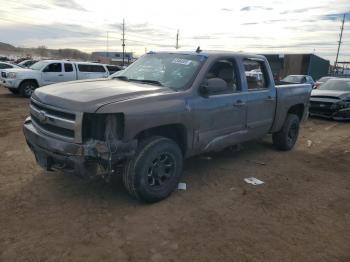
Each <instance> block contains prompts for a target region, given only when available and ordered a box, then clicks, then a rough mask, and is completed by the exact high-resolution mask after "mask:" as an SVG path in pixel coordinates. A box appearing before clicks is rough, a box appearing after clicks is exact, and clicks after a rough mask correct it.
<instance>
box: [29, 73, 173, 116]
mask: <svg viewBox="0 0 350 262" xmlns="http://www.w3.org/2000/svg"><path fill="white" fill-rule="evenodd" d="M169 92H174V91H173V90H171V89H169V88H167V87H162V86H154V85H148V84H141V83H135V82H126V81H122V80H117V79H97V80H96V79H95V80H83V81H72V82H64V83H60V84H53V85H48V86H45V87H41V88H38V89H36V90H35V92H34V94H33V98H34V99H36V100H38V101H40V102H42V103H44V104H47V105H52V106H55V107H59V108H63V109H67V110H71V111H76V112H87V113H92V112H95V111H96V110H97V109H98V108H99V107H101V106H103V105H106V104H109V103H112V102H118V101H124V100H128V99H135V98H140V97H147V96H154V95H157V94H161V93H169Z"/></svg>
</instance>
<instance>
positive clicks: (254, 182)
mask: <svg viewBox="0 0 350 262" xmlns="http://www.w3.org/2000/svg"><path fill="white" fill-rule="evenodd" d="M244 181H245V182H246V183H248V184H252V185H254V186H257V185H261V184H264V182H263V181H261V180H259V179H257V178H255V177H248V178H245V179H244Z"/></svg>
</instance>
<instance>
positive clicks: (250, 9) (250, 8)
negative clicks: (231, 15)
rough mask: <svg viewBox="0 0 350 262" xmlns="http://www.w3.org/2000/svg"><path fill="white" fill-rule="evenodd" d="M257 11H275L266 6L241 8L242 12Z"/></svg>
mask: <svg viewBox="0 0 350 262" xmlns="http://www.w3.org/2000/svg"><path fill="white" fill-rule="evenodd" d="M256 10H269V11H270V10H273V8H272V7H265V6H245V7H242V8H241V11H256Z"/></svg>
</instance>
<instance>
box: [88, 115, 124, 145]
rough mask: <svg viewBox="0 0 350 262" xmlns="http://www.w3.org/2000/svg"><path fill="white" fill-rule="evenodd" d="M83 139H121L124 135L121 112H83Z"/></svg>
mask: <svg viewBox="0 0 350 262" xmlns="http://www.w3.org/2000/svg"><path fill="white" fill-rule="evenodd" d="M82 132H83V141H88V140H99V141H107V140H112V139H121V138H123V135H124V115H123V114H90V113H87V114H84V118H83V128H82Z"/></svg>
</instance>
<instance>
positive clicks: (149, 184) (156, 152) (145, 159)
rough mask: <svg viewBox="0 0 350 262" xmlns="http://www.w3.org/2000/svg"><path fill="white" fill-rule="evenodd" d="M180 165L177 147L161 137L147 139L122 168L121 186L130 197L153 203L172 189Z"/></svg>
mask: <svg viewBox="0 0 350 262" xmlns="http://www.w3.org/2000/svg"><path fill="white" fill-rule="evenodd" d="M182 166H183V156H182V152H181V149H180V148H179V146H178V145H177V144H176V143H175V142H174V141H173V140H170V139H168V138H165V137H151V138H149V139H147V140H144V141H143V142H141V143H140V146H139V149H138V151H137V153H136V155H135V157H134V158H133V159H131V160H129V161H128V162H127V163H126V165H125V170H124V173H123V183H124V186H125V188H126V190H127V191H128V192H129V194H130V195H132V196H133V197H135V198H137V199H140V200H143V201H146V202H157V201H160V200H162V199H164V198H166V197H168V196H169V195H170V194H171V193H172V192H173V191H174V190H175V188H176V186H177V184H178V182H179V179H180V176H181V173H182Z"/></svg>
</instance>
